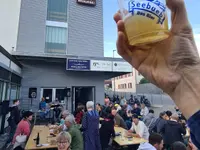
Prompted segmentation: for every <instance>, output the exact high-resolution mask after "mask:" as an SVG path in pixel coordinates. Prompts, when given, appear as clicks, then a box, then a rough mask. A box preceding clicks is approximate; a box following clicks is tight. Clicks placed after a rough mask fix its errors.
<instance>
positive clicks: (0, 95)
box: [0, 81, 4, 102]
mask: <svg viewBox="0 0 200 150" xmlns="http://www.w3.org/2000/svg"><path fill="white" fill-rule="evenodd" d="M3 84H4V83H3V82H2V81H0V102H2V101H3Z"/></svg>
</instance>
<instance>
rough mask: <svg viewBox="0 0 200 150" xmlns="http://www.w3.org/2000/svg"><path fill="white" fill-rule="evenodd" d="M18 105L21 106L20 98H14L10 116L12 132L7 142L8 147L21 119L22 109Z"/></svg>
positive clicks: (9, 122)
mask: <svg viewBox="0 0 200 150" xmlns="http://www.w3.org/2000/svg"><path fill="white" fill-rule="evenodd" d="M18 106H19V100H14V101H13V105H12V107H10V117H9V118H8V124H9V126H10V134H9V138H8V140H7V142H6V146H7V147H9V146H10V144H11V141H12V139H13V136H14V134H15V130H16V128H17V124H18V123H19V121H20V111H19V108H18Z"/></svg>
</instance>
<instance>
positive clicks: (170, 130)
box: [161, 114, 186, 148]
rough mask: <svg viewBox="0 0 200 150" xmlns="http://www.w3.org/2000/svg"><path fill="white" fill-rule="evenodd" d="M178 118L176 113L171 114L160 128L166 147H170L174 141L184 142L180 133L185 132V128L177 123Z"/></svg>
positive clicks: (183, 133)
mask: <svg viewBox="0 0 200 150" xmlns="http://www.w3.org/2000/svg"><path fill="white" fill-rule="evenodd" d="M178 120H179V117H178V114H172V116H171V119H170V120H168V121H167V123H166V124H165V125H164V127H163V128H162V129H161V133H162V135H163V140H164V144H165V147H166V148H169V147H171V144H173V143H174V142H177V141H180V142H184V140H183V136H182V135H185V134H186V128H185V127H184V126H182V125H181V124H180V123H178Z"/></svg>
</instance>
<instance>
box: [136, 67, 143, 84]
mask: <svg viewBox="0 0 200 150" xmlns="http://www.w3.org/2000/svg"><path fill="white" fill-rule="evenodd" d="M135 76H136V78H135V79H136V84H139V83H140V80H141V79H142V78H144V77H143V76H142V75H141V74H140V73H139V72H138V71H137V70H135Z"/></svg>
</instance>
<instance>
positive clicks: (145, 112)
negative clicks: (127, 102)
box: [140, 103, 149, 117]
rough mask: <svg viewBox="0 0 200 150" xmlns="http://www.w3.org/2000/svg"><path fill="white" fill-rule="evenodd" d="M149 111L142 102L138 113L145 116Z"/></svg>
mask: <svg viewBox="0 0 200 150" xmlns="http://www.w3.org/2000/svg"><path fill="white" fill-rule="evenodd" d="M148 113H149V109H148V108H147V107H146V106H145V104H144V103H142V104H141V112H140V115H141V116H142V117H145V116H146V115H147V114H148Z"/></svg>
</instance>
